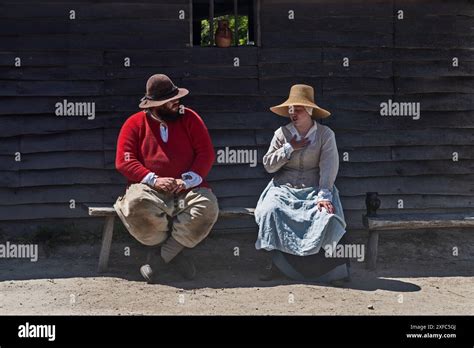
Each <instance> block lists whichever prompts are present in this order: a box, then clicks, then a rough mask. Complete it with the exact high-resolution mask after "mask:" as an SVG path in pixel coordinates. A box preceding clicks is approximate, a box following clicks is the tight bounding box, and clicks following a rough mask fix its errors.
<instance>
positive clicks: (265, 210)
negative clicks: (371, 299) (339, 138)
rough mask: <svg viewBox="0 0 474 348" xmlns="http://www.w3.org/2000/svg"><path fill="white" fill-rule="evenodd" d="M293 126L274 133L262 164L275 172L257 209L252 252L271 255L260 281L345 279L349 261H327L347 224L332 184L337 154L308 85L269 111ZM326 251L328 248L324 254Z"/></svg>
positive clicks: (294, 89)
mask: <svg viewBox="0 0 474 348" xmlns="http://www.w3.org/2000/svg"><path fill="white" fill-rule="evenodd" d="M270 110H271V111H273V112H274V113H276V114H277V115H279V116H283V117H289V118H290V120H291V122H290V123H289V124H287V125H286V126H283V127H280V128H279V129H277V130H276V131H275V134H274V136H273V139H272V141H271V144H270V148H269V149H268V152H267V153H266V154H265V156H264V157H263V165H264V167H265V169H266V170H267V171H268V172H269V173H275V175H274V177H273V179H272V180H271V181H270V183H269V184H268V185H267V187H266V188H265V189H264V191H263V193H262V194H261V196H260V199H259V201H258V203H257V207H256V209H255V219H256V222H257V224H258V225H259V234H258V238H257V242H256V243H255V247H256V248H257V249H263V250H266V251H269V253H268V254H269V255H268V259H267V265H266V267H265V269H264V272H263V274H262V275H261V277H260V279H262V280H270V279H273V278H275V277H276V276H277V275H278V274H281V273H283V274H284V275H286V276H287V277H289V278H292V279H296V280H302V281H305V280H311V281H322V282H326V281H331V282H332V281H335V280H348V279H349V268H348V265H349V260H348V259H346V258H335V257H328V256H329V255H326V254H327V253H326V249H325V248H326V246H328V245H329V246H331V247H332V246H334V245H336V244H341V243H342V241H341V239H342V237H343V235H344V233H345V232H346V231H345V227H346V223H345V220H344V214H343V211H342V206H341V202H340V200H339V192H338V190H337V188H336V186H335V185H334V181H335V179H336V176H337V172H338V169H339V154H338V151H337V146H336V140H335V136H334V132H333V131H332V130H331V129H330V128H329V127H327V126H324V125H322V124H319V123H317V122H316V119H318V118H325V117H328V116H329V115H330V112H328V111H327V110H325V109H323V108H320V107H319V106H318V105H316V104H315V103H314V90H313V88H312V87H311V86H307V85H294V86H292V87H291V90H290V95H289V98H288V99H287V100H286V101H285V102H284V103H282V104H280V105H277V106H274V107H271V108H270ZM328 250H329V249H328Z"/></svg>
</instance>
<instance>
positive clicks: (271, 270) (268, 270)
mask: <svg viewBox="0 0 474 348" xmlns="http://www.w3.org/2000/svg"><path fill="white" fill-rule="evenodd" d="M280 277H281V272H280V270H279V269H278V267H276V266H275V264H274V263H273V262H271V263H269V264H267V265H265V267H264V268H263V269H262V270H261V271H260V275H259V276H258V279H260V280H262V281H269V280H273V279H277V278H280Z"/></svg>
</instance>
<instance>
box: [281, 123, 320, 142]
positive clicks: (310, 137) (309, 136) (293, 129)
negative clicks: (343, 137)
mask: <svg viewBox="0 0 474 348" xmlns="http://www.w3.org/2000/svg"><path fill="white" fill-rule="evenodd" d="M286 128H287V129H288V130H289V131H290V133H291V135H292V136H295V135H296V140H298V141H299V140H301V138H302V137H301V135H300V133H298V130H297V129H296V127H295V125H294V124H293V122H291V123H289V124H287V125H286ZM317 129H318V122H316V121H315V120H313V126H312V127H311V128H310V129H309V131H308V133H306V136H305V138H307V139H308V140H310V141H311V143H312V142H313V140H314V138H315V136H316V130H317Z"/></svg>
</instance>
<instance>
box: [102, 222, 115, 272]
mask: <svg viewBox="0 0 474 348" xmlns="http://www.w3.org/2000/svg"><path fill="white" fill-rule="evenodd" d="M114 221H115V216H107V217H106V218H105V223H104V230H103V233H102V247H101V248H100V256H99V268H98V271H99V273H101V272H105V271H106V270H107V267H108V265H109V256H110V247H111V246H112V237H113V235H114Z"/></svg>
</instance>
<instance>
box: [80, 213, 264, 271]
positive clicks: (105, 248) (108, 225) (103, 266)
mask: <svg viewBox="0 0 474 348" xmlns="http://www.w3.org/2000/svg"><path fill="white" fill-rule="evenodd" d="M88 208H89V215H90V216H102V217H104V218H105V222H104V227H103V232H102V245H101V248H100V256H99V266H98V271H99V272H105V271H106V270H107V267H108V265H109V257H110V248H111V246H112V238H113V235H114V223H115V218H116V217H117V213H116V212H115V209H114V208H113V207H112V206H107V207H95V206H90V207H88ZM254 211H255V209H253V208H240V207H236V208H227V209H220V210H219V218H236V217H241V216H253V215H254Z"/></svg>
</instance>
